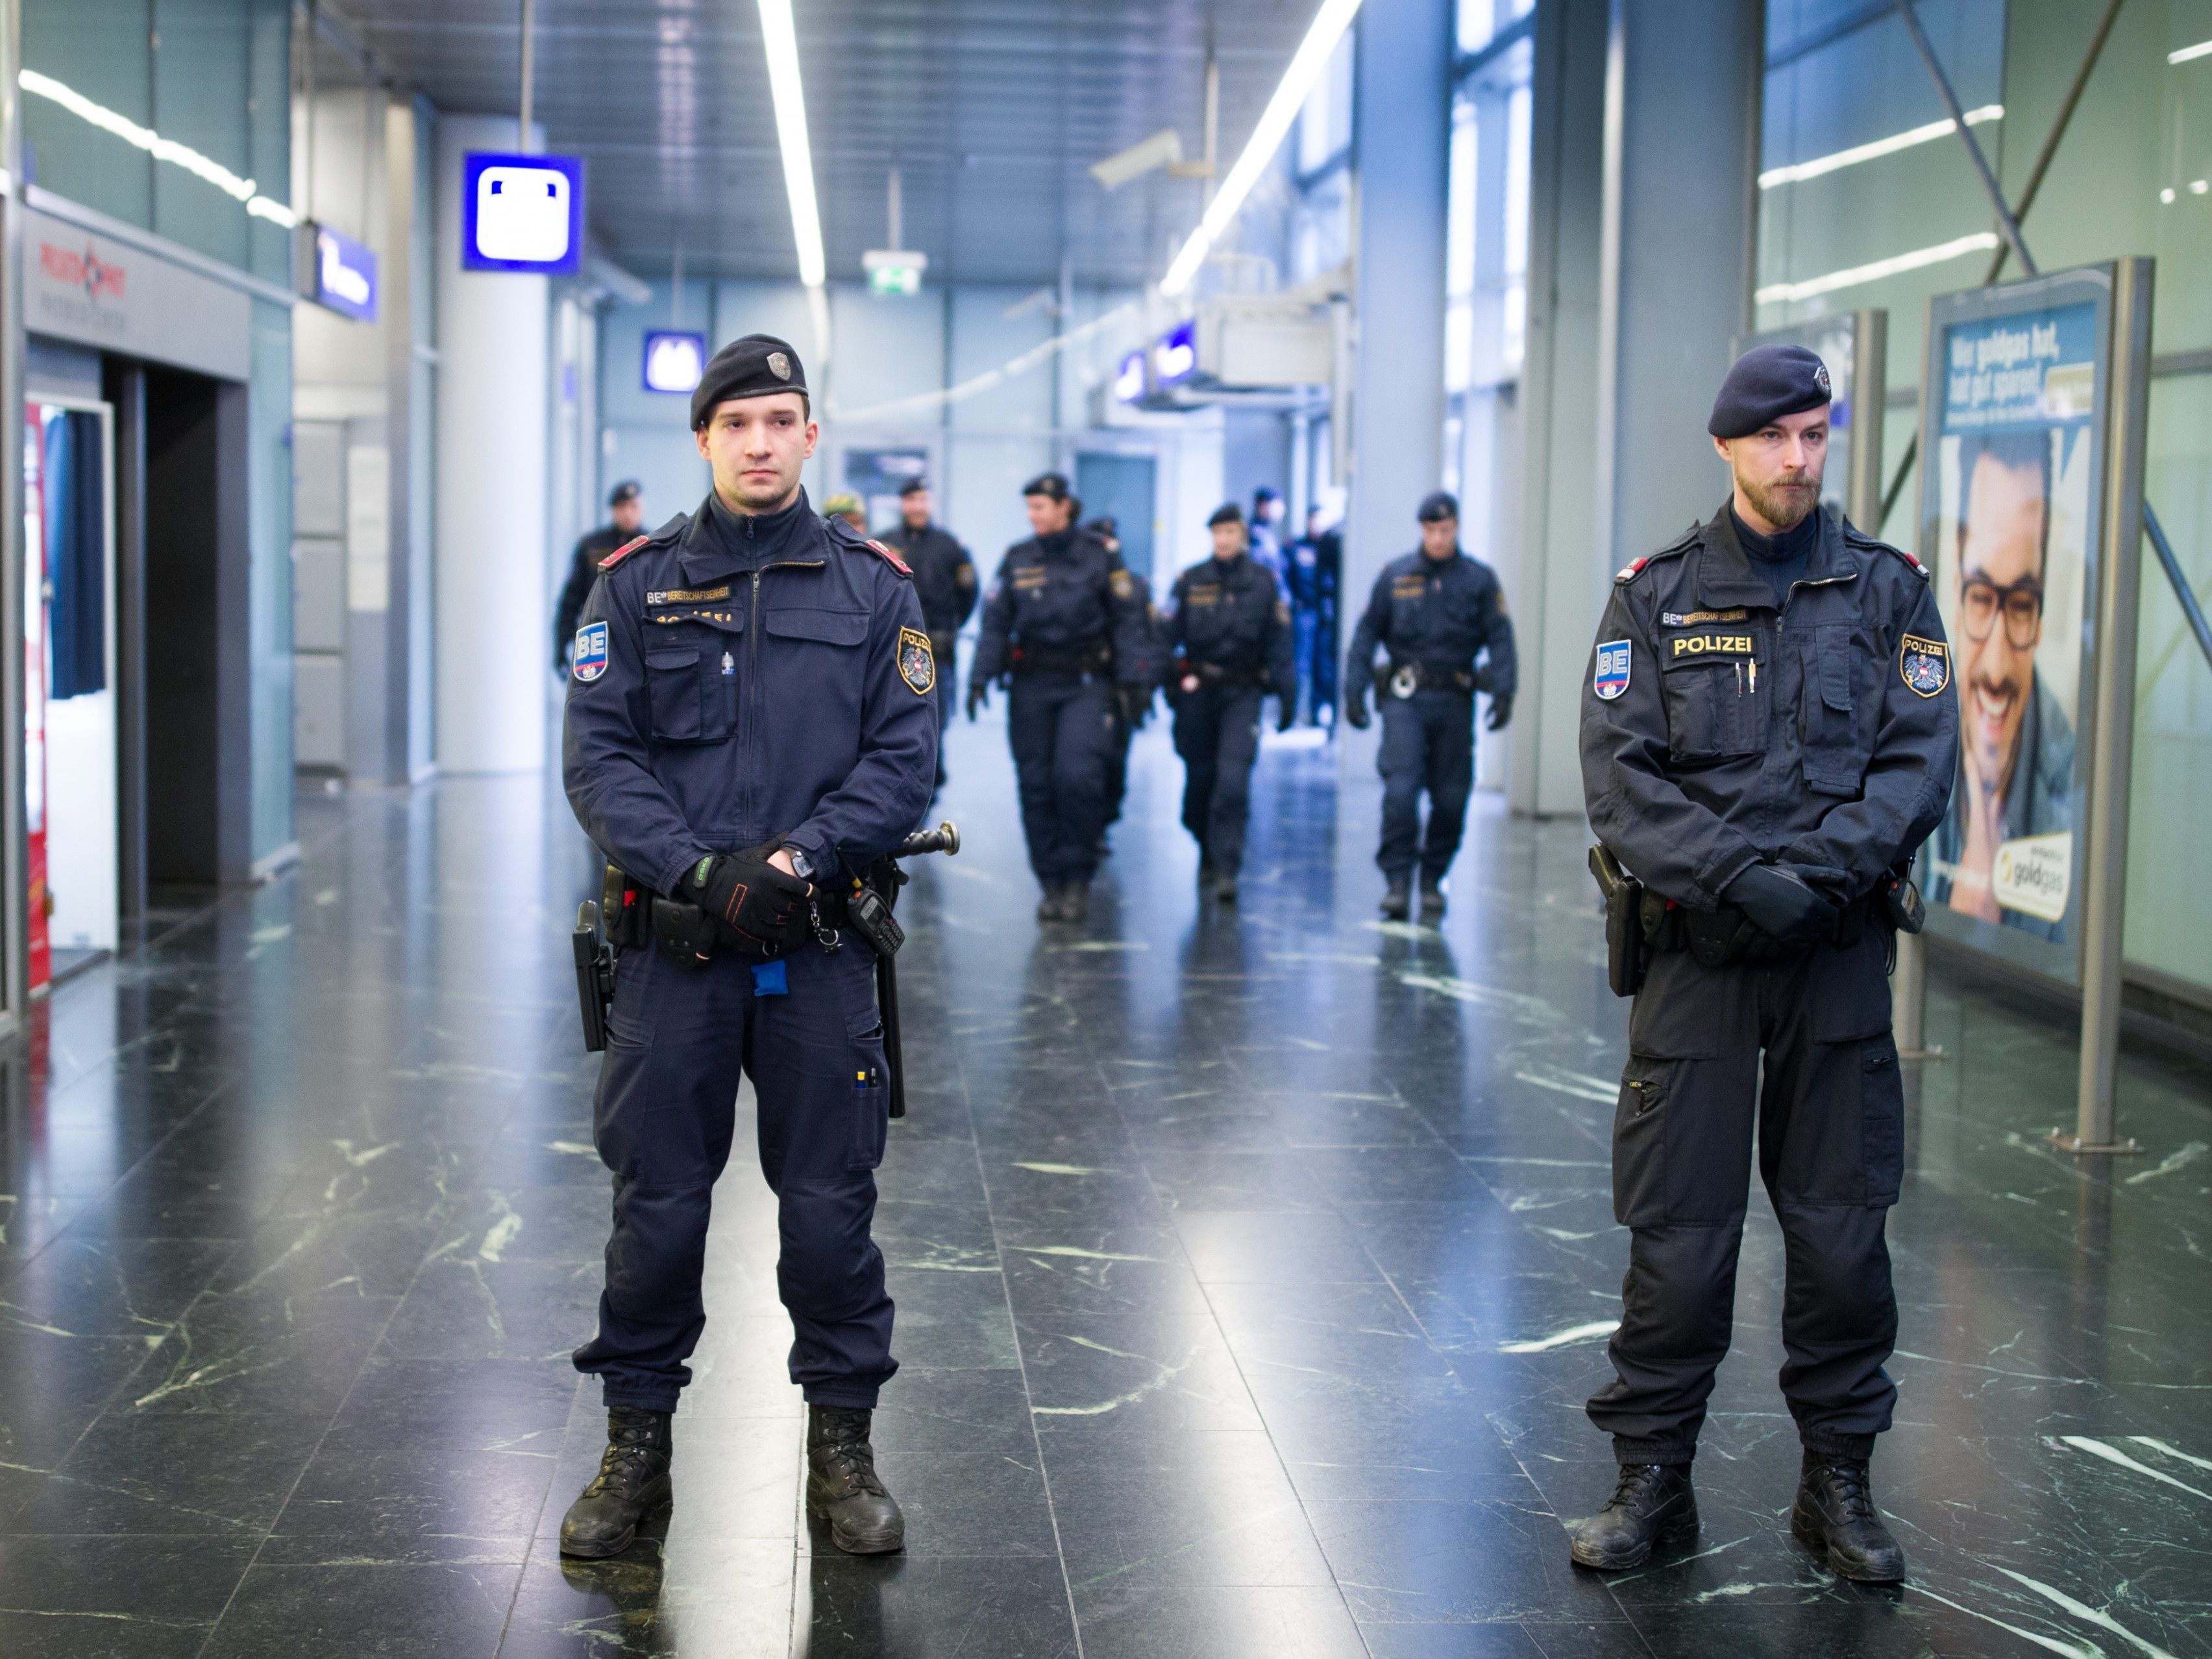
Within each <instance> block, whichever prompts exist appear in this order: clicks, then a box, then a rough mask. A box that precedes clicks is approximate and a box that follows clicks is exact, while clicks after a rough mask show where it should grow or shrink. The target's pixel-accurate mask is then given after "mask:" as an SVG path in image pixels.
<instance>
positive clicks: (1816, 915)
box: [1721, 864, 1838, 945]
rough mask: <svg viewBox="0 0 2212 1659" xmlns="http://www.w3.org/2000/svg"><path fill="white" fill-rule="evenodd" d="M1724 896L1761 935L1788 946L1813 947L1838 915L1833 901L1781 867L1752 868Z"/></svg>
mask: <svg viewBox="0 0 2212 1659" xmlns="http://www.w3.org/2000/svg"><path fill="white" fill-rule="evenodd" d="M1721 896H1722V897H1723V899H1725V900H1727V901H1728V902H1729V903H1730V904H1733V905H1735V907H1736V908H1738V909H1739V910H1741V911H1742V912H1743V914H1744V915H1746V916H1747V918H1749V920H1750V921H1751V925H1752V926H1753V927H1756V928H1758V929H1759V932H1760V933H1765V935H1766V936H1767V937H1768V938H1770V939H1779V940H1781V941H1782V942H1783V943H1784V944H1786V945H1810V944H1812V943H1813V942H1814V940H1816V939H1822V938H1825V937H1826V934H1827V932H1828V930H1829V929H1830V928H1831V927H1834V926H1835V925H1836V917H1837V915H1838V911H1837V908H1836V905H1835V902H1834V901H1832V900H1831V899H1829V898H1827V897H1826V896H1823V895H1821V894H1820V893H1817V892H1815V891H1814V890H1813V889H1812V888H1810V887H1808V886H1807V885H1806V884H1805V883H1804V881H1803V880H1802V878H1799V877H1798V876H1797V875H1796V873H1795V872H1792V871H1790V870H1786V869H1784V868H1783V867H1782V866H1779V865H1773V864H1754V865H1753V866H1751V868H1749V869H1748V870H1747V871H1745V872H1743V873H1742V874H1741V875H1740V876H1738V877H1737V878H1735V880H1734V881H1732V882H1730V883H1729V884H1728V885H1727V886H1726V887H1724V888H1723V889H1722V890H1721Z"/></svg>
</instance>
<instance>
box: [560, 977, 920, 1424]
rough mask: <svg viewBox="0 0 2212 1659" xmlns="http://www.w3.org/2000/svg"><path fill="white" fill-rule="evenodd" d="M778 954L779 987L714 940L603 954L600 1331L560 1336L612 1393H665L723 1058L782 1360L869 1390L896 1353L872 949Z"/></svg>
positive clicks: (687, 1322)
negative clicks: (753, 1123)
mask: <svg viewBox="0 0 2212 1659" xmlns="http://www.w3.org/2000/svg"><path fill="white" fill-rule="evenodd" d="M847 937H848V943H847V945H846V946H845V948H844V949H843V950H842V951H838V952H837V953H836V955H835V956H830V955H827V954H825V953H824V952H823V951H822V950H821V949H820V947H818V946H817V945H806V946H805V947H804V948H802V949H800V950H799V951H794V952H793V953H792V954H791V955H790V956H789V957H786V958H785V976H786V980H787V984H788V986H789V987H790V988H789V991H788V994H784V995H772V996H757V995H756V994H754V981H753V974H752V969H751V968H750V966H748V965H747V964H746V963H743V962H741V961H739V960H738V958H736V957H714V958H713V959H712V960H711V961H709V962H708V963H707V964H706V965H705V966H704V967H702V968H699V969H684V968H680V967H678V966H677V965H676V964H675V963H672V962H671V961H669V960H668V958H667V957H664V956H662V955H661V954H660V951H659V949H658V948H657V947H654V946H647V947H646V948H645V949H642V950H633V951H623V954H622V957H621V959H620V960H619V961H618V962H617V963H616V967H615V995H614V1006H613V1009H612V1012H611V1013H610V1015H609V1017H608V1022H607V1049H606V1058H605V1060H604V1061H603V1062H602V1063H601V1065H600V1067H599V1093H598V1096H597V1097H596V1098H595V1099H594V1101H593V1103H592V1142H593V1144H594V1145H595V1146H597V1147H598V1148H599V1158H600V1159H601V1161H603V1162H604V1163H605V1164H606V1166H607V1168H608V1169H610V1170H613V1171H614V1177H615V1180H614V1231H613V1233H612V1235H611V1237H609V1238H608V1240H607V1258H606V1288H605V1291H603V1292H602V1293H601V1295H600V1297H599V1334H598V1335H597V1336H595V1337H594V1338H592V1340H591V1341H589V1342H587V1343H586V1344H585V1345H584V1346H582V1347H580V1348H579V1349H577V1350H576V1353H575V1364H576V1369H577V1370H580V1371H587V1372H590V1373H592V1374H593V1375H595V1376H599V1378H600V1379H601V1387H602V1390H603V1392H604V1394H605V1400H606V1403H607V1404H608V1405H610V1406H641V1407H647V1408H649V1409H651V1410H653V1411H674V1410H675V1409H676V1399H677V1395H678V1391H679V1390H681V1389H683V1387H684V1384H685V1383H689V1382H690V1380H691V1370H690V1366H689V1365H687V1364H685V1363H684V1362H685V1361H686V1360H688V1359H689V1358H690V1357H691V1351H692V1349H693V1348H695V1347H696V1346H698V1342H699V1334H700V1332H701V1331H702V1330H703V1329H704V1328H706V1323H707V1311H706V1305H705V1304H704V1302H703V1301H702V1299H701V1296H700V1283H699V1281H700V1275H701V1273H702V1270H703V1268H704V1267H705V1265H706V1256H707V1221H708V1203H709V1199H710V1195H711V1194H712V1193H713V1191H714V1182H715V1181H716V1180H717V1179H718V1178H719V1177H720V1175H721V1173H722V1166H723V1165H724V1164H726V1162H727V1161H728V1159H729V1156H730V1142H731V1139H732V1135H733V1133H734V1132H735V1127H736V1111H737V1100H738V1079H739V1075H740V1073H742V1074H743V1075H744V1076H746V1077H750V1078H751V1079H752V1080H753V1091H754V1093H755V1095H756V1096H757V1097H758V1103H759V1117H760V1122H759V1130H760V1166H761V1173H762V1175H763V1176H766V1177H767V1178H768V1184H769V1190H771V1191H772V1192H774V1193H775V1195H776V1198H777V1200H779V1202H778V1205H777V1218H778V1229H779V1231H780V1232H781V1238H782V1249H781V1252H780V1253H779V1255H777V1257H776V1264H775V1283H776V1290H777V1292H778V1293H779V1294H780V1295H781V1297H782V1299H783V1305H784V1307H785V1309H786V1310H787V1311H788V1312H789V1313H790V1315H791V1325H792V1336H793V1340H792V1345H791V1360H790V1369H791V1380H792V1381H793V1383H797V1384H799V1387H800V1388H801V1389H803V1390H804V1391H805V1395H806V1399H807V1401H808V1403H810V1404H812V1405H817V1406H851V1407H873V1406H874V1405H875V1403H876V1391H877V1389H878V1388H880V1387H881V1386H882V1385H883V1383H884V1382H885V1381H886V1380H888V1379H889V1377H890V1375H891V1373H892V1372H893V1371H895V1370H897V1369H898V1362H897V1361H896V1360H895V1359H893V1358H891V1353H890V1342H891V1312H892V1309H891V1298H890V1295H889V1294H888V1293H887V1292H886V1291H884V1258H883V1253H882V1252H881V1251H879V1250H878V1249H877V1248H876V1245H875V1242H874V1240H873V1239H872V1237H870V1236H869V1228H870V1226H871V1224H872V1220H873V1218H874V1216H875V1212H876V1177H875V1170H876V1166H877V1165H878V1164H880V1163H881V1162H882V1161H883V1156H884V1135H885V1131H886V1127H887V1125H888V1123H889V1121H890V1120H889V1116H888V1108H889V1103H888V1102H887V1100H886V1099H885V1097H884V1089H883V1084H882V1079H883V1068H884V1037H883V1021H882V1019H881V1018H880V1016H879V1015H878V1012H877V1009H876V981H875V964H876V958H875V956H874V953H873V952H872V951H870V950H869V949H868V947H867V946H866V945H863V944H860V942H859V941H858V940H855V939H852V938H851V936H850V935H849V934H848V936H847Z"/></svg>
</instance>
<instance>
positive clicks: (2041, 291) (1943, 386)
mask: <svg viewBox="0 0 2212 1659" xmlns="http://www.w3.org/2000/svg"><path fill="white" fill-rule="evenodd" d="M2104 276H2105V273H2103V272H2101V271H2098V272H2085V273H2069V274H2068V276H2064V277H2061V278H2057V279H2046V280H2045V281H2044V282H2039V283H2023V284H2018V285H2016V289H2033V290H2036V292H2034V293H2033V294H2032V295H2029V294H2016V293H2015V291H2014V290H2008V289H1996V290H1984V291H1982V292H1981V293H1979V294H1978V295H1953V296H1948V298H1947V299H1940V300H1937V301H1935V302H1934V307H1933V313H1934V314H1933V317H1932V319H1931V322H1932V324H1933V325H1932V326H1931V328H1930V331H1929V363H1928V372H1929V377H1930V378H1929V384H1928V389H1927V392H1926V393H1925V396H1924V406H1925V409H1926V410H1927V415H1926V419H1927V421H1928V424H1929V433H1928V437H1929V442H1927V443H1926V444H1925V446H1924V447H1923V454H1924V455H1926V456H1927V458H1928V461H1929V466H1928V470H1927V474H1926V477H1925V478H1924V479H1923V486H1922V502H1923V521H1922V526H1921V530H1922V558H1923V561H1924V562H1926V563H1927V564H1928V565H1929V568H1931V569H1932V570H1933V571H1934V573H1935V581H1936V596H1937V602H1938V604H1939V605H1941V607H1942V613H1943V623H1944V627H1945V629H1946V631H1947V632H1948V634H1949V635H1950V640H1951V650H1952V655H1953V660H1954V663H1955V665H1956V669H1957V671H1956V676H1955V687H1956V694H1957V696H1958V698H1959V750H1960V752H1959V775H1958V781H1957V783H1956V786H1955V787H1954V790H1953V793H1952V797H1951V806H1950V811H1949V812H1948V815H1947V816H1946V817H1945V818H1944V820H1943V822H1942V824H1941V825H1940V826H1939V827H1938V828H1937V829H1936V834H1935V836H1934V837H1933V838H1932V839H1931V841H1930V842H1929V848H1928V855H1929V856H1928V864H1927V870H1926V880H1925V883H1924V886H1925V890H1926V895H1927V898H1928V902H1929V912H1930V915H1931V918H1932V919H1933V921H1935V923H1936V927H1938V930H1939V931H1941V932H1943V933H1946V934H1948V935H1949V936H1951V937H1954V938H1960V939H1966V940H1967V941H1968V942H1971V943H1974V944H1978V945H1982V946H1983V947H1984V948H1985V949H1990V950H1993V951H1996V952H1998V953H1999V954H2001V955H2003V956H2005V957H2008V958H2009V959H2011V960H2014V961H2016V962H2020V963H2022V964H2023V965H2027V966H2032V967H2034V968H2037V969H2040V970H2041V971H2044V972H2046V973H2050V974H2052V975H2055V976H2057V977H2059V978H2063V979H2073V978H2075V977H2076V967H2075V964H2076V963H2077V962H2078V959H2079V945H2080V939H2079V930H2080V911H2081V907H2080V896H2079V888H2080V885H2081V883H2080V879H2079V861H2078V858H2077V854H2078V852H2079V850H2080V849H2079V843H2078V837H2077V836H2076V834H2075V831H2076V829H2077V827H2078V821H2079V818H2080V811H2079V803H2078V799H2077V798H2078V794H2079V792H2080V789H2081V780H2082V778H2083V777H2085V776H2086V775H2087V769H2086V767H2085V766H2081V765H2079V764H2077V761H2078V760H2080V759H2082V758H2086V757H2081V756H2079V755H2077V750H2078V749H2079V748H2080V747H2081V744H2079V743H2078V742H2077V733H2079V732H2081V729H2082V726H2083V714H2084V709H2083V704H2082V690H2083V687H2084V685H2085V684H2087V680H2088V672H2087V670H2088V664H2089V662H2090V660H2091V656H2090V649H2089V647H2091V646H2092V645H2093V641H2092V640H2091V639H2090V637H2089V635H2090V634H2091V632H2092V631H2093V630H2092V629H2090V628H2089V627H2088V625H2087V619H2086V607H2087V603H2088V594H2089V592H2090V591H2091V590H2090V586H2089V573H2090V571H2091V569H2092V568H2093V564H2094V562H2095V559H2096V555H2097V549H2096V545H2095V542H2096V536H2097V528H2096V518H2095V509H2096V501H2097V489H2096V477H2095V475H2096V473H2097V471H2098V470H2099V465H2100V456H2101V453H2102V436H2103V434H2102V428H2103V424H2104V422H2103V411H2102V407H2101V404H2102V398H2103V395H2104V388H2105V385H2106V375H2105V374H2104V373H2103V368H2104V365H2103V362H2102V359H2103V356H2104V352H2105V339H2106V321H2105V319H2106V307H2107V303H2108V301H2107V299H2106V296H2107V295H2109V283H2108V282H2103V281H2101V280H2100V279H2103V278H2104ZM2084 278H2087V279H2089V281H2090V283H2091V286H2090V288H2089V290H2088V291H2087V293H2082V292H2081V289H2080V288H2079V287H2078V286H2076V287H2075V295H2078V296H2079V297H2071V296H2069V295H2068V294H2067V292H2066V284H2067V283H2069V282H2070V283H2075V284H2077V285H2078V284H2080V283H2081V282H2082V281H2083V279H2084ZM2054 286H2056V287H2057V292H2052V291H2051V290H2052V289H2053V287H2054ZM2007 297H2010V299H2011V304H2010V306H2006V305H2005V303H2004V301H2005V300H2006V298H2007ZM1954 301H1977V302H1978V303H1976V304H1974V305H1973V306H1972V310H1973V311H1976V312H1979V313H1981V314H1968V315H1965V316H1960V317H1958V318H1957V319H1955V320H1949V319H1947V318H1946V316H1945V311H1946V309H1947V307H1948V305H1950V304H1951V303H1952V302H1954ZM1991 313H1995V314H1991Z"/></svg>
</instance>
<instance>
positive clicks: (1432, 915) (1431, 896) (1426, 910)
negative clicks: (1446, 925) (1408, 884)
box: [1421, 881, 1444, 921]
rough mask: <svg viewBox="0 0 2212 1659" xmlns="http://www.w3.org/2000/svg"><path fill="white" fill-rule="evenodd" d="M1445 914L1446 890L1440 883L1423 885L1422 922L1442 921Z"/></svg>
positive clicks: (1431, 882)
mask: <svg viewBox="0 0 2212 1659" xmlns="http://www.w3.org/2000/svg"><path fill="white" fill-rule="evenodd" d="M1443 914H1444V888H1443V883H1442V882H1440V881H1424V882H1422V883H1421V920H1422V921H1443Z"/></svg>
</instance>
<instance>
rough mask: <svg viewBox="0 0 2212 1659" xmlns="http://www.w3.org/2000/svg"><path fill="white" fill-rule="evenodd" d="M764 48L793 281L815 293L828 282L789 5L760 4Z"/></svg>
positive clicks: (781, 0) (774, 0)
mask: <svg viewBox="0 0 2212 1659" xmlns="http://www.w3.org/2000/svg"><path fill="white" fill-rule="evenodd" d="M760 20H761V33H762V35H763V38H764V39H765V40H766V42H767V46H768V86H769V92H770V93H771V94H774V96H775V137H776V142H777V143H779V144H780V145H781V147H782V149H783V188H784V191H785V193H786V194H787V195H788V196H789V197H791V234H792V235H793V239H794V240H797V242H798V243H799V281H800V282H802V283H805V284H806V286H807V287H809V288H819V287H821V286H822V284H823V281H824V280H826V279H827V277H828V276H829V262H828V261H827V260H826V259H825V258H823V253H822V209H821V205H820V204H819V203H817V201H816V200H815V197H814V151H813V149H812V148H811V146H810V145H809V144H808V143H807V142H806V93H805V88H803V87H802V86H801V85H800V84H799V32H798V30H797V28H796V27H793V23H792V21H791V0H760Z"/></svg>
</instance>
